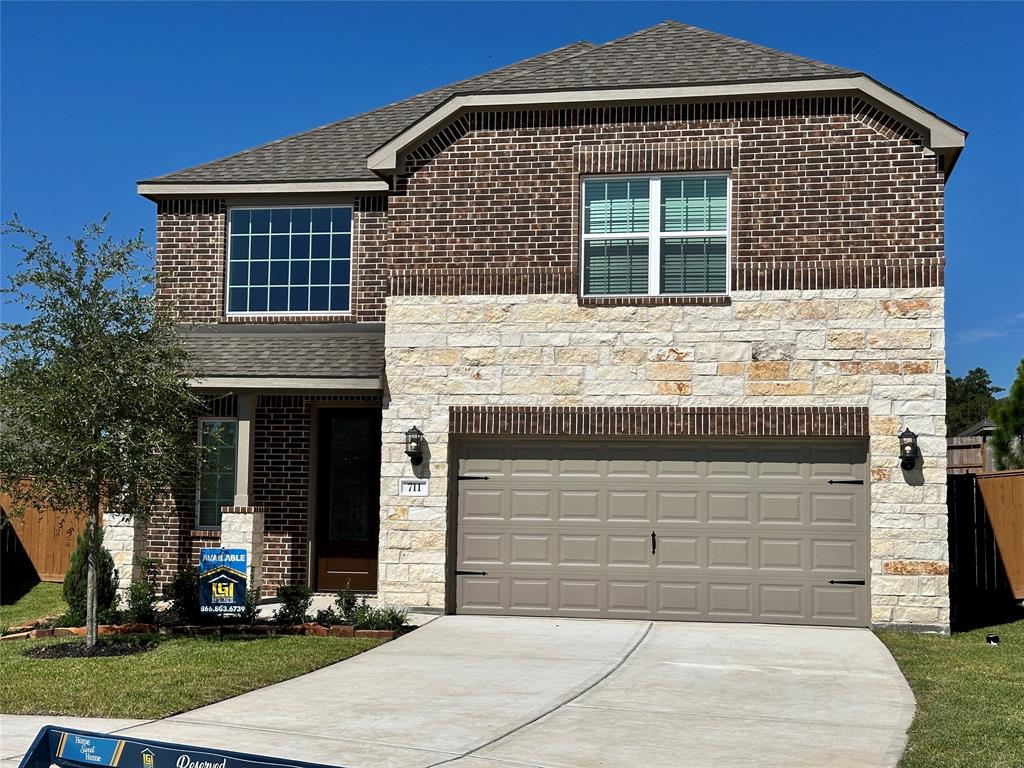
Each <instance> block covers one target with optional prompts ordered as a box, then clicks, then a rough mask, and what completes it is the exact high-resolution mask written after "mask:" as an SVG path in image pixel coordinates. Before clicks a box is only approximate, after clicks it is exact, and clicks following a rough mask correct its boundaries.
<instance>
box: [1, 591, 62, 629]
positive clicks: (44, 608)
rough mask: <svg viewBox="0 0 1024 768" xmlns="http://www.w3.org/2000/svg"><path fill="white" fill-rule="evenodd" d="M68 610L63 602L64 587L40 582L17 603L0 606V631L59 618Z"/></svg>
mask: <svg viewBox="0 0 1024 768" xmlns="http://www.w3.org/2000/svg"><path fill="white" fill-rule="evenodd" d="M67 609H68V606H67V603H65V602H64V585H63V584H61V583H59V582H58V583H56V584H53V583H51V582H47V581H41V582H39V583H38V584H36V585H35V586H34V587H32V589H30V590H29V591H28V592H26V593H25V594H24V595H22V596H21V597H20V598H19V599H18V600H17V601H15V602H13V603H11V604H9V605H7V604H4V605H0V630H2V629H6V628H7V627H15V626H18V625H20V624H24V623H25V622H27V621H32V620H33V619H42V618H45V617H47V616H60V615H61V614H62V613H64V611H66V610H67Z"/></svg>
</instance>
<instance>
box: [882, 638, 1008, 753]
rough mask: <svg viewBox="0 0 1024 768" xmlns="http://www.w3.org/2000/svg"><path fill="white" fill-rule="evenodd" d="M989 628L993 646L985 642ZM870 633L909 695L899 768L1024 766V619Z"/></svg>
mask: <svg viewBox="0 0 1024 768" xmlns="http://www.w3.org/2000/svg"><path fill="white" fill-rule="evenodd" d="M989 632H994V633H996V634H998V635H999V637H1000V640H1001V644H1000V645H998V646H989V645H986V643H985V635H986V634H988V633H989ZM878 636H879V637H880V638H881V640H882V642H883V643H885V644H886V646H888V648H889V650H890V651H891V652H892V655H893V656H894V657H895V659H896V661H897V663H899V665H900V669H902V670H903V674H904V675H906V678H907V680H908V681H909V682H910V686H911V688H913V689H914V696H915V698H916V699H917V716H916V717H915V718H914V724H913V725H912V726H911V728H910V741H909V744H908V746H907V751H906V753H905V754H904V756H903V760H902V761H901V762H900V768H933V767H935V768H938V766H941V767H942V768H979V766H985V768H1011V766H1012V767H1013V768H1019V766H1022V765H1024V620H1021V621H1015V622H1012V623H1009V624H1002V625H999V626H994V627H986V628H983V629H977V630H973V631H971V632H964V633H960V634H955V635H953V636H952V637H938V636H934V635H914V634H906V633H899V632H879V633H878Z"/></svg>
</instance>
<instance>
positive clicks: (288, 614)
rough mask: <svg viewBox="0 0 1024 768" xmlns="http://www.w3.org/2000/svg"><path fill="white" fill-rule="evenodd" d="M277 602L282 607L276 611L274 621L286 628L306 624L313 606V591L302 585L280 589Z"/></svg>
mask: <svg viewBox="0 0 1024 768" xmlns="http://www.w3.org/2000/svg"><path fill="white" fill-rule="evenodd" d="M277 600H278V602H280V603H281V607H280V608H278V609H277V610H276V611H274V621H276V622H277V623H278V624H283V625H285V626H290V625H292V624H305V623H306V619H307V618H308V615H309V606H311V605H312V604H313V590H311V589H310V588H309V587H307V586H304V585H300V584H296V585H293V586H290V587H278V590H277Z"/></svg>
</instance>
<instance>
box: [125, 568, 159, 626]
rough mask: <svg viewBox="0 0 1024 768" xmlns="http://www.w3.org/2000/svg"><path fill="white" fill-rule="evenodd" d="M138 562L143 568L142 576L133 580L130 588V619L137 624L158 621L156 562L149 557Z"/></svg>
mask: <svg viewBox="0 0 1024 768" xmlns="http://www.w3.org/2000/svg"><path fill="white" fill-rule="evenodd" d="M136 562H137V563H138V564H139V566H141V568H142V578H141V579H137V580H135V581H133V582H132V585H131V587H129V589H128V611H127V614H128V620H129V621H132V622H135V623H136V624H153V623H154V622H156V563H155V562H154V561H153V560H152V559H150V558H148V557H140V558H138V559H137V560H136Z"/></svg>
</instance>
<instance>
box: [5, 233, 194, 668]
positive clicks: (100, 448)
mask: <svg viewBox="0 0 1024 768" xmlns="http://www.w3.org/2000/svg"><path fill="white" fill-rule="evenodd" d="M106 222H107V219H106V218H104V219H103V220H102V221H101V222H99V223H98V224H93V225H90V226H88V227H86V228H85V230H84V231H83V233H82V236H81V237H76V238H69V242H70V244H71V248H70V250H69V251H68V252H67V253H61V252H59V251H58V250H57V249H55V247H54V245H53V243H52V242H51V241H50V239H49V238H48V237H46V236H45V235H43V234H41V233H39V232H36V231H34V230H32V229H29V228H27V227H25V226H23V225H22V224H21V223H20V222H19V221H18V219H17V217H15V218H14V219H13V220H12V221H10V222H9V223H8V224H7V225H5V227H4V234H5V235H7V236H11V235H14V236H16V237H17V238H18V241H19V244H18V245H15V246H14V247H15V248H16V249H17V250H18V251H20V252H21V254H22V260H21V263H20V265H19V269H18V271H17V272H16V273H15V274H13V275H12V276H11V277H10V284H9V286H7V287H4V288H3V289H2V295H3V297H4V299H5V303H6V304H8V305H11V304H15V303H17V304H20V305H21V306H22V307H23V308H24V309H25V310H26V311H27V314H28V320H27V321H25V322H23V323H3V324H0V329H2V330H3V333H4V335H3V338H2V339H0V486H2V487H3V488H4V489H5V490H7V491H8V492H9V493H10V494H11V496H12V497H13V502H14V503H13V506H14V509H15V512H16V513H17V512H19V511H20V512H22V513H23V512H24V511H25V509H27V508H29V507H50V508H52V509H57V510H64V511H65V512H67V513H70V512H75V513H79V514H84V515H85V517H86V521H87V523H86V533H85V535H86V537H87V539H88V541H89V558H88V577H87V596H88V598H87V620H86V626H87V633H86V646H87V647H88V648H90V649H91V648H92V647H93V646H94V645H95V644H96V630H97V616H96V564H97V561H98V555H99V538H100V537H99V535H98V529H99V525H100V512H101V510H102V512H103V514H104V515H119V516H124V517H126V518H131V519H137V520H142V521H145V519H146V517H147V516H148V514H149V511H150V509H151V508H152V505H153V503H154V501H155V500H156V498H157V497H158V496H159V495H160V494H161V493H163V492H165V490H166V489H168V488H169V487H170V486H171V485H172V483H173V481H174V480H175V478H177V477H179V476H180V473H182V472H183V471H186V470H187V469H188V468H190V467H191V466H193V462H194V460H195V453H194V451H195V448H194V438H193V434H192V433H193V429H192V414H193V413H194V409H195V407H196V405H197V403H198V401H197V399H196V397H195V395H193V394H192V392H191V390H189V388H188V381H189V379H190V378H192V376H193V374H192V372H191V371H190V369H189V367H188V364H187V358H186V354H185V351H184V348H183V347H182V344H181V341H180V339H179V337H178V334H177V333H176V332H175V329H174V324H173V319H172V318H171V317H170V315H169V314H168V313H167V312H166V311H164V310H161V309H159V308H158V307H157V305H156V302H155V300H154V298H153V295H152V291H151V290H150V286H151V284H152V275H151V274H149V273H148V272H147V271H146V270H145V269H144V268H143V267H142V266H141V265H140V262H139V260H138V257H139V256H140V255H141V254H143V253H144V252H145V244H144V242H143V240H142V237H141V233H140V234H139V235H138V236H136V237H134V238H130V239H123V240H121V241H119V242H115V241H114V240H113V239H111V238H110V237H105V236H104V230H105V228H106Z"/></svg>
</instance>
